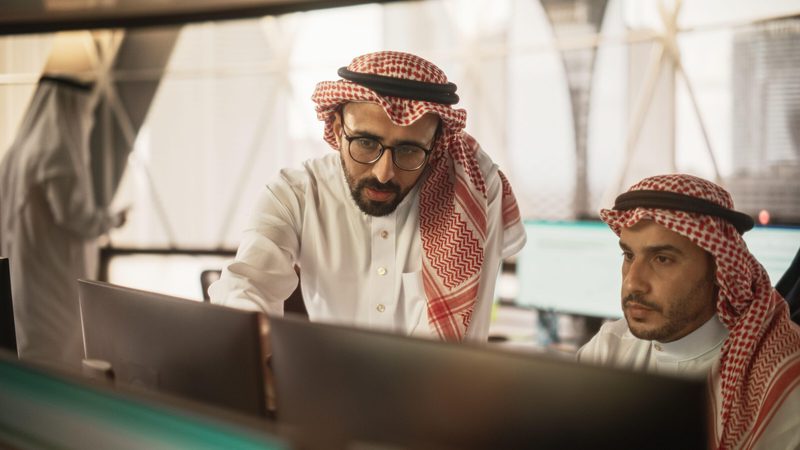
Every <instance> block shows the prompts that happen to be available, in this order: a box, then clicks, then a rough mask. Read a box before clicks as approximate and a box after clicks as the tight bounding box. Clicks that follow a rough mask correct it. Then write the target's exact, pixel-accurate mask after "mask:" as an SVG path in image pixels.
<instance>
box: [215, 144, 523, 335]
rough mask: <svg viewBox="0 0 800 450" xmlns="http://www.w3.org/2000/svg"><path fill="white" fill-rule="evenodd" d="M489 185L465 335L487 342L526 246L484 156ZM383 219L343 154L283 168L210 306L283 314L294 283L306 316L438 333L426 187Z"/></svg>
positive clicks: (408, 331)
mask: <svg viewBox="0 0 800 450" xmlns="http://www.w3.org/2000/svg"><path fill="white" fill-rule="evenodd" d="M478 161H479V165H480V168H481V171H482V173H483V175H484V177H485V180H486V192H487V195H488V206H487V218H488V229H487V237H486V244H485V248H484V263H483V267H484V269H483V270H482V272H481V279H480V292H479V295H478V299H477V303H476V305H475V309H474V311H473V313H472V319H471V322H470V325H469V329H468V331H467V335H466V339H469V340H473V341H485V340H486V339H487V337H488V333H489V322H490V319H491V317H490V316H491V308H492V303H493V300H494V287H495V282H496V280H497V275H498V271H499V270H500V265H501V263H502V260H503V259H504V258H507V257H509V256H511V255H513V254H515V253H516V252H517V251H519V249H520V248H522V246H523V245H524V243H525V231H524V228H523V226H522V224H521V223H518V224H517V225H515V226H513V227H512V228H510V229H509V230H504V229H503V221H502V210H501V206H502V205H501V200H502V185H501V180H500V177H499V176H498V171H497V166H496V165H495V164H493V163H492V161H491V160H490V159H489V157H488V156H486V155H485V154H484V153H483V152H480V153H479V155H478ZM423 176H424V175H423ZM422 181H423V180H422V179H420V182H419V183H417V187H415V188H414V189H412V190H411V191H410V192H409V194H408V195H407V196H406V197H405V198H404V199H403V201H402V202H401V203H400V205H398V207H397V209H396V210H395V211H394V212H393V213H391V214H389V215H386V216H383V217H373V216H369V215H367V214H364V213H362V212H361V210H360V209H359V208H358V206H357V205H356V204H355V202H354V201H353V199H352V197H351V195H350V190H349V188H348V185H347V181H346V180H345V177H344V174H343V171H342V165H341V159H340V155H339V153H338V152H332V153H330V154H328V155H326V156H324V157H322V158H318V159H314V160H310V161H307V162H306V163H304V168H303V169H302V170H288V169H285V170H283V171H281V176H280V179H279V180H278V181H276V182H274V183H271V184H270V185H268V186H267V188H266V189H265V190H264V192H263V193H262V194H261V196H260V199H259V200H258V204H257V206H256V210H255V213H254V214H253V216H252V219H251V222H250V224H249V226H248V228H247V229H246V231H245V233H244V236H243V238H242V241H241V243H240V246H239V251H238V253H237V255H236V260H235V261H234V262H232V263H231V264H229V265H227V267H225V268H224V270H223V272H222V276H221V278H220V279H219V280H218V281H216V282H215V283H214V284H212V285H211V287H210V288H209V294H210V296H211V299H212V301H213V302H216V303H221V304H225V305H229V306H235V307H240V308H247V309H260V310H263V311H264V312H266V313H268V314H275V315H279V316H280V315H283V301H284V300H285V299H286V298H288V297H289V295H290V294H291V293H292V291H293V290H294V288H295V287H296V286H297V275H296V274H295V272H294V269H293V265H294V264H297V265H298V266H299V267H300V271H301V284H302V285H301V288H302V292H303V299H304V301H305V305H306V309H307V310H308V315H309V319H310V320H312V321H315V322H317V321H319V322H328V323H337V324H342V325H349V326H358V327H363V328H372V329H380V330H385V331H392V332H396V333H401V334H407V335H417V336H424V337H434V336H435V335H436V332H435V331H434V330H433V329H432V328H431V327H430V325H429V323H428V311H427V300H426V297H425V291H424V289H423V285H422V256H421V248H422V244H421V241H420V233H419V195H418V194H419V189H418V188H419V186H420V184H421V183H422Z"/></svg>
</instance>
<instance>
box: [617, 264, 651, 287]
mask: <svg viewBox="0 0 800 450" xmlns="http://www.w3.org/2000/svg"><path fill="white" fill-rule="evenodd" d="M649 290H650V282H649V269H648V266H647V263H646V261H642V260H641V259H634V260H633V261H632V262H630V263H628V264H627V266H623V269H622V291H623V294H624V295H628V294H645V293H647V292H648V291H649Z"/></svg>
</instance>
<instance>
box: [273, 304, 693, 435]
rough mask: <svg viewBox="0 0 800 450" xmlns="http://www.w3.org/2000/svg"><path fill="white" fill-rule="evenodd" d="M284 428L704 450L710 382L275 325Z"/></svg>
mask: <svg viewBox="0 0 800 450" xmlns="http://www.w3.org/2000/svg"><path fill="white" fill-rule="evenodd" d="M270 329H271V332H270V333H271V345H272V350H273V356H272V362H271V365H272V368H273V371H274V375H275V388H276V390H275V392H276V400H277V418H278V422H279V423H281V424H284V425H287V426H294V427H297V428H300V429H310V430H314V433H316V434H317V436H324V438H325V439H327V442H329V444H330V448H356V447H357V446H358V445H364V446H365V448H368V447H369V446H370V445H374V446H376V447H377V448H383V447H381V446H382V445H383V446H386V448H395V446H396V447H398V448H406V447H409V448H458V449H473V448H481V449H487V448H498V449H499V448H502V449H510V448H558V449H572V448H636V449H662V448H663V449H674V448H705V447H706V445H707V442H708V441H707V436H708V431H707V423H708V422H707V415H706V414H707V402H706V389H707V387H706V383H705V381H704V380H687V379H674V378H667V377H663V376H657V375H650V374H645V373H641V372H631V371H624V370H618V369H612V368H606V367H598V366H589V365H582V364H579V363H576V362H574V361H572V360H564V359H558V358H556V357H553V356H548V355H543V354H542V355H538V354H525V353H513V352H509V351H506V350H501V349H497V348H491V347H486V346H478V345H470V344H452V343H444V342H440V341H434V340H427V339H419V338H411V337H405V336H400V335H393V334H386V333H381V332H376V331H368V330H360V329H354V328H345V327H341V326H336V325H327V324H320V323H310V322H308V321H305V320H300V319H297V318H293V317H289V316H287V317H285V318H282V319H280V318H270Z"/></svg>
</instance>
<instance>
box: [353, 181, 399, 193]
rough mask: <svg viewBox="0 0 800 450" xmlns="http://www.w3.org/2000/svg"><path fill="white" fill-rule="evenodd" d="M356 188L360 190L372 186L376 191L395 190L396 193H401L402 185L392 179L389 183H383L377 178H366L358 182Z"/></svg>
mask: <svg viewBox="0 0 800 450" xmlns="http://www.w3.org/2000/svg"><path fill="white" fill-rule="evenodd" d="M356 188H357V190H359V191H360V190H361V189H364V188H370V189H372V190H375V191H381V192H394V193H395V194H399V193H400V186H398V185H397V184H395V183H393V182H391V181H389V182H388V183H381V182H380V181H378V180H377V179H376V178H365V179H363V180H361V181H359V182H358V186H357V187H356Z"/></svg>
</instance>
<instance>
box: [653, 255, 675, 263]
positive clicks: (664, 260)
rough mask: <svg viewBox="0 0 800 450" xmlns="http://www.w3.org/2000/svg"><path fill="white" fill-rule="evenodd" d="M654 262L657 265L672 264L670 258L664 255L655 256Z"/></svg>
mask: <svg viewBox="0 0 800 450" xmlns="http://www.w3.org/2000/svg"><path fill="white" fill-rule="evenodd" d="M655 260H656V262H657V263H659V264H669V263H671V262H672V258H669V257H667V256H664V255H656V257H655Z"/></svg>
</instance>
